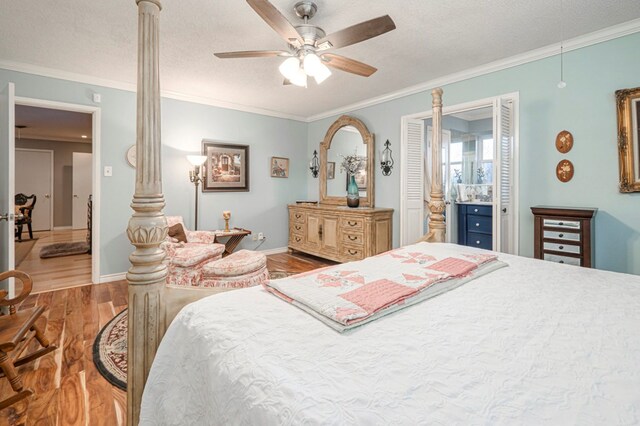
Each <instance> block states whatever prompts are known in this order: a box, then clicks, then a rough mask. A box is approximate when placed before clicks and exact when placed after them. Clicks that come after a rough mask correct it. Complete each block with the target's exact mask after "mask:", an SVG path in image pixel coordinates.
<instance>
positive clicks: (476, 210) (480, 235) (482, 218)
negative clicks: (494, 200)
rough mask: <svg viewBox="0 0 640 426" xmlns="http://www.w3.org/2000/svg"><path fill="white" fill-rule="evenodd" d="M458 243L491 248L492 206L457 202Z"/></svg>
mask: <svg viewBox="0 0 640 426" xmlns="http://www.w3.org/2000/svg"><path fill="white" fill-rule="evenodd" d="M458 244H460V245H463V246H470V247H478V248H482V249H486V250H491V249H492V248H493V206H492V205H488V204H458Z"/></svg>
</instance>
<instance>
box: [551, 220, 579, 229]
mask: <svg viewBox="0 0 640 426" xmlns="http://www.w3.org/2000/svg"><path fill="white" fill-rule="evenodd" d="M542 226H544V227H554V228H566V229H576V230H578V229H580V221H578V220H562V219H543V221H542Z"/></svg>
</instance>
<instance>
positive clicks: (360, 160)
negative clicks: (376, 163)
mask: <svg viewBox="0 0 640 426" xmlns="http://www.w3.org/2000/svg"><path fill="white" fill-rule="evenodd" d="M340 157H342V163H340V173H342V171H343V170H344V171H346V172H347V173H348V174H349V175H350V176H351V175H355V174H356V173H357V172H358V170H360V169H361V168H362V167H363V166H364V164H365V158H366V157H363V156H361V155H358V152H357V151H356V152H355V153H354V154H353V155H347V156H346V157H345V156H344V155H340Z"/></svg>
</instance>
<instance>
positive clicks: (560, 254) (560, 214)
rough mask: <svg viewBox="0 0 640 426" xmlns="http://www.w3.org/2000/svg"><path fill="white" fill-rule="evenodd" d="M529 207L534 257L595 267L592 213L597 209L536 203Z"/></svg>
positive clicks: (593, 214)
mask: <svg viewBox="0 0 640 426" xmlns="http://www.w3.org/2000/svg"><path fill="white" fill-rule="evenodd" d="M531 211H532V212H533V217H534V240H533V248H534V257H535V258H536V259H544V260H550V261H552V262H557V263H567V264H569V265H577V266H585V267H587V268H593V267H595V250H594V248H595V246H594V237H595V232H594V230H595V228H594V224H595V221H594V217H595V215H596V212H597V211H598V209H594V208H577V207H576V208H574V207H547V206H536V207H531Z"/></svg>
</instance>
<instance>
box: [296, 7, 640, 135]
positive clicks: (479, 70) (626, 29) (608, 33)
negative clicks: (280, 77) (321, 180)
mask: <svg viewBox="0 0 640 426" xmlns="http://www.w3.org/2000/svg"><path fill="white" fill-rule="evenodd" d="M637 32H640V19H634V20H632V21H628V22H625V23H622V24H619V25H614V26H612V27H608V28H604V29H602V30H598V31H594V32H592V33H589V34H584V35H581V36H578V37H575V38H572V39H569V40H566V41H564V43H562V44H563V50H564V52H565V53H566V52H570V51H572V50H577V49H582V48H583V47H587V46H592V45H594V44H598V43H603V42H605V41H609V40H613V39H616V38H620V37H624V36H626V35H630V34H634V33H637ZM559 54H560V43H554V44H551V45H549V46H545V47H541V48H539V49H534V50H530V51H528V52H525V53H521V54H518V55H515V56H511V57H509V58H506V59H500V60H498V61H494V62H490V63H488V64H484V65H480V66H478V67H474V68H469V69H467V70H464V71H460V72H457V73H454V74H449V75H447V76H444V77H439V78H436V79H433V80H430V81H426V82H424V83H420V84H416V85H414V86H410V87H407V88H404V89H401V90H398V91H395V92H390V93H387V94H385V95H381V96H377V97H375V98H370V99H366V100H364V101H361V102H356V103H353V104H350V105H346V106H343V107H340V108H336V109H333V110H330V111H326V112H323V113H320V114H316V115H312V116H310V117H308V118H307V122H314V121H317V120H322V119H324V118H329V117H334V116H336V115H341V114H345V113H349V112H352V111H354V110H358V109H362V108H367V107H370V106H373V105H377V104H381V103H383V102H388V101H391V100H393V99H398V98H402V97H405V96H409V95H414V94H416V93H420V92H425V91H428V90H431V89H433V88H435V87H440V86H445V85H447V84H452V83H457V82H459V81H463V80H468V79H470V78H474V77H479V76H481V75H486V74H490V73H493V72H496V71H501V70H504V69H507V68H512V67H516V66H518V65H522V64H526V63H529V62H534V61H538V60H540V59H545V58H548V57H551V56H555V55H559Z"/></svg>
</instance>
